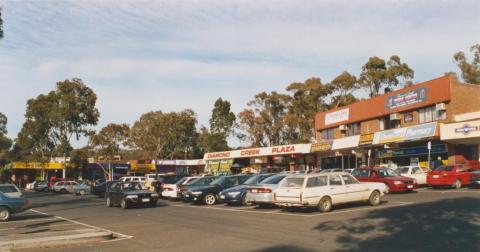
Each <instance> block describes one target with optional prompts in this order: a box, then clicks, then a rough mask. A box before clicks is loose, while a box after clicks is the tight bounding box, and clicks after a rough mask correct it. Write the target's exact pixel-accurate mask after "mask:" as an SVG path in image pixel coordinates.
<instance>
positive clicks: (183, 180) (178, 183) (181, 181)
mask: <svg viewBox="0 0 480 252" xmlns="http://www.w3.org/2000/svg"><path fill="white" fill-rule="evenodd" d="M185 180H187V178H186V177H185V178H182V179H180V180H179V181H177V182H176V183H175V184H176V185H181V184H183V182H185Z"/></svg>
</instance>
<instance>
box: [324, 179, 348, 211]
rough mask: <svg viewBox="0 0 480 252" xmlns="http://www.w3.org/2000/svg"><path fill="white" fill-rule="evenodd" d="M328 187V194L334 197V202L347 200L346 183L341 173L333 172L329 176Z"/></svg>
mask: <svg viewBox="0 0 480 252" xmlns="http://www.w3.org/2000/svg"><path fill="white" fill-rule="evenodd" d="M328 189H329V190H328V194H329V195H330V197H331V198H332V203H333V204H338V203H343V202H345V200H346V196H345V185H344V184H343V181H342V179H341V178H340V175H337V174H332V175H329V176H328Z"/></svg>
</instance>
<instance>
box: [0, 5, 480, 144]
mask: <svg viewBox="0 0 480 252" xmlns="http://www.w3.org/2000/svg"><path fill="white" fill-rule="evenodd" d="M0 7H1V8H2V18H3V20H4V36H5V37H4V39H2V40H0V112H2V113H4V114H6V115H7V117H8V120H9V121H8V135H9V136H10V137H11V138H15V136H16V135H17V133H18V132H19V131H20V129H21V126H22V124H23V122H24V113H25V105H26V102H27V100H28V99H30V98H34V97H36V96H38V95H39V94H42V93H47V92H49V91H51V90H53V89H54V88H55V83H56V82H58V81H61V80H64V79H70V78H81V79H82V80H83V81H84V82H85V84H86V85H87V86H89V87H90V88H92V89H93V90H94V91H95V93H96V94H97V96H98V100H97V107H98V109H99V111H100V113H101V118H100V121H99V123H98V125H97V126H96V128H97V129H99V128H101V127H102V126H105V125H106V124H108V123H128V124H130V125H131V124H133V123H134V122H135V121H136V120H137V119H138V118H139V117H140V115H141V114H143V113H146V112H149V111H154V110H162V111H164V112H170V111H180V110H183V109H186V108H191V109H193V110H195V112H196V113H197V115H198V121H199V125H207V124H208V119H209V118H210V115H211V110H212V108H213V103H214V102H215V100H216V99H217V98H219V97H222V98H223V99H227V100H229V101H230V102H231V103H232V110H233V111H234V112H235V113H238V112H240V111H241V110H242V109H243V108H245V107H246V104H247V102H248V101H249V100H251V99H252V98H253V96H254V95H255V94H257V93H259V92H262V91H279V92H285V88H286V87H287V85H288V84H289V83H292V82H300V81H304V80H306V79H308V78H310V77H320V78H321V79H322V81H323V82H328V81H330V80H332V79H333V78H334V77H335V76H337V75H338V74H340V73H341V72H342V71H344V70H347V71H349V72H350V73H353V74H356V75H357V74H358V73H359V72H360V70H361V66H362V65H363V64H364V63H365V62H366V61H367V60H368V58H369V57H371V56H379V57H382V58H388V57H389V56H391V55H399V56H400V57H401V59H402V61H403V62H406V63H407V64H408V65H409V66H410V67H411V68H412V69H414V70H415V77H414V82H422V81H426V80H430V79H433V78H437V77H440V76H442V75H443V74H444V73H445V72H448V71H457V70H458V69H457V67H456V66H455V64H454V62H453V60H452V55H453V54H454V53H455V52H457V51H460V50H461V51H466V50H468V48H469V47H470V46H472V45H474V44H477V43H480V15H478V13H480V2H479V1H477V0H472V1H458V0H457V1H439V0H432V1H408V0H406V1H387V0H382V1H380V0H379V1H341V0H336V1H313V0H310V1H302V0H291V1H287V0H270V1H261V0H252V1H250V0H237V1H220V0H218V1H214V0H203V1H194V0H191V1H180V0H178V1H173V0H171V1H162V0H157V1H137V0H116V1H108V0H102V1H100V0H98V1H73V0H64V1H50V0H38V1H37V0H36V1H33V0H32V1H6V0H0ZM360 95H363V93H360ZM231 142H232V143H233V144H234V145H235V144H238V143H236V142H235V140H231ZM82 144H83V143H82V141H80V142H78V143H75V144H74V145H76V146H77V147H78V146H80V145H82Z"/></svg>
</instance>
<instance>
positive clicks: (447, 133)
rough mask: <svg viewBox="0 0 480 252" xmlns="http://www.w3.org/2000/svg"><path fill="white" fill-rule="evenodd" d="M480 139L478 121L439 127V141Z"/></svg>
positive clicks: (479, 122)
mask: <svg viewBox="0 0 480 252" xmlns="http://www.w3.org/2000/svg"><path fill="white" fill-rule="evenodd" d="M478 137H480V120H477V121H470V122H461V123H449V124H442V125H440V139H441V140H455V139H467V138H478Z"/></svg>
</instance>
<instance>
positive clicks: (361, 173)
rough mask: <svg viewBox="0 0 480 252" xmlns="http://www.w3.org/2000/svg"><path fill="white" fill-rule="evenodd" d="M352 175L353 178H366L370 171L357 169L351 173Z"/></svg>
mask: <svg viewBox="0 0 480 252" xmlns="http://www.w3.org/2000/svg"><path fill="white" fill-rule="evenodd" d="M352 175H353V176H355V177H368V176H369V175H370V171H369V170H367V169H357V170H353V171H352Z"/></svg>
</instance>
